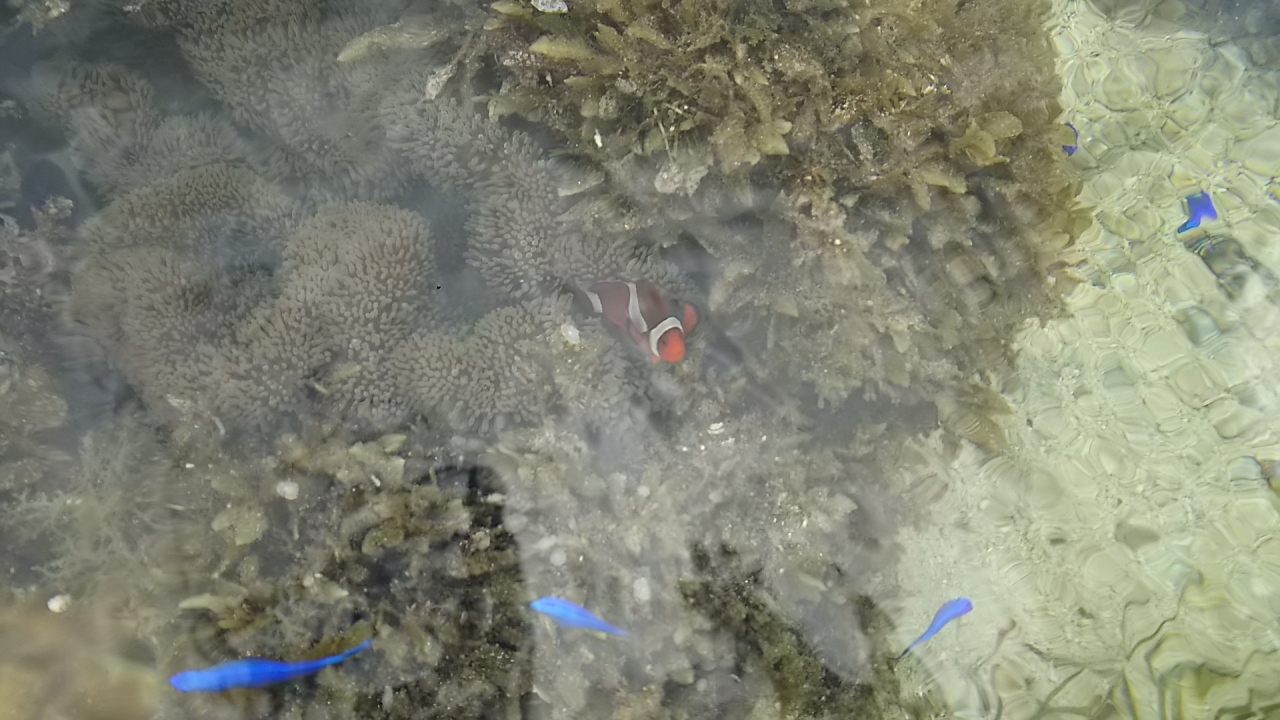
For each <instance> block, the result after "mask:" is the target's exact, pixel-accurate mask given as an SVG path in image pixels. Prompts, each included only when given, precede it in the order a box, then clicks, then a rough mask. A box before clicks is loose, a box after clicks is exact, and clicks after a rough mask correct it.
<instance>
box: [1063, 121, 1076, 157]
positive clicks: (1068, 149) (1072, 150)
mask: <svg viewBox="0 0 1280 720" xmlns="http://www.w3.org/2000/svg"><path fill="white" fill-rule="evenodd" d="M1062 124H1063V125H1066V126H1067V127H1069V128H1071V132H1073V133H1075V134H1076V141H1075V142H1073V143H1071V144H1070V145H1063V146H1062V152H1064V153H1066V154H1067V157H1071V156H1072V155H1075V154H1076V150H1079V149H1080V131H1079V130H1077V129H1076V126H1075V125H1072V124H1071V123H1062Z"/></svg>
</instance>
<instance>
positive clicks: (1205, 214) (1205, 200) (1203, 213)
mask: <svg viewBox="0 0 1280 720" xmlns="http://www.w3.org/2000/svg"><path fill="white" fill-rule="evenodd" d="M1186 201H1187V215H1189V216H1190V217H1188V218H1187V221H1186V222H1184V223H1182V224H1181V225H1179V226H1178V232H1180V233H1184V232H1186V231H1188V230H1191V229H1194V228H1198V227H1200V221H1201V220H1217V219H1218V211H1217V209H1216V208H1214V207H1213V201H1212V200H1210V199H1209V194H1208V193H1206V192H1204V191H1203V190H1201V191H1200V192H1198V193H1194V194H1192V195H1188V196H1187V197H1186Z"/></svg>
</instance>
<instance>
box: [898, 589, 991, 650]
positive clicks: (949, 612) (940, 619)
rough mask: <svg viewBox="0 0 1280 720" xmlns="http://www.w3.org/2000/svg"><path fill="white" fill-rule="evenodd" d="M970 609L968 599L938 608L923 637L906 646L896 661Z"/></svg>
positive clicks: (971, 605) (949, 602)
mask: <svg viewBox="0 0 1280 720" xmlns="http://www.w3.org/2000/svg"><path fill="white" fill-rule="evenodd" d="M972 609H973V602H972V601H971V600H969V598H964V597H962V598H956V599H955V600H948V601H947V602H945V603H943V605H942V607H940V608H938V614H937V615H934V616H933V622H931V623H929V629H928V630H925V631H924V634H923V635H921V636H920V637H918V638H916V639H915V640H914V641H913V642H912V643H911V644H910V645H908V646H907V649H906V650H903V651H902V654H901V655H899V656H898V659H899V660H901V659H902V658H903V657H905V656H906V654H907V653H909V652H911V648H913V647H915V646H917V645H919V644H920V643H922V642H924V641H925V640H928V639H929V638H931V637H933V636H934V635H937V634H938V631H939V630H941V629H942V628H943V626H944V625H946V624H947V623H949V622H951V621H952V620H955V619H956V618H958V617H960V616H961V615H964V614H965V613H967V612H969V611H970V610H972Z"/></svg>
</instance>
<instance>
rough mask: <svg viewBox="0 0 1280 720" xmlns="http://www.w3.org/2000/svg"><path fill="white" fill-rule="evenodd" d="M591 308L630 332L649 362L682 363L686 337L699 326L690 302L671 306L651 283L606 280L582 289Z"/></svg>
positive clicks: (695, 312)
mask: <svg viewBox="0 0 1280 720" xmlns="http://www.w3.org/2000/svg"><path fill="white" fill-rule="evenodd" d="M579 292H580V294H581V295H582V296H583V297H584V298H585V299H586V302H587V303H589V304H590V306H591V309H592V310H594V311H595V312H596V313H598V314H600V315H603V316H604V318H605V319H606V320H608V321H609V322H610V323H613V325H615V326H616V327H617V328H618V329H620V330H622V331H623V332H625V333H627V335H629V336H630V337H631V339H632V340H633V341H634V342H635V344H636V345H637V346H639V347H640V351H641V352H643V353H644V354H645V356H646V357H648V358H649V362H651V363H656V362H661V361H665V362H671V363H674V362H680V361H681V360H683V359H684V338H685V335H687V334H688V333H691V332H693V328H694V327H695V326H696V325H697V324H698V312H697V311H696V310H694V309H693V306H692V305H690V304H689V303H686V302H680V303H669V302H667V299H666V297H664V296H663V294H662V291H661V290H659V289H658V288H657V286H656V285H654V284H653V283H650V282H644V281H640V282H625V281H622V280H605V281H602V282H598V283H595V284H594V285H591V286H589V287H588V288H586V289H585V290H580V291H579Z"/></svg>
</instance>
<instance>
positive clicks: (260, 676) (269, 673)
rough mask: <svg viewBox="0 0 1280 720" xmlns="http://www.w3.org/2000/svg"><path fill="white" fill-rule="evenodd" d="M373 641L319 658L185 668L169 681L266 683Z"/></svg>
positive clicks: (215, 686)
mask: <svg viewBox="0 0 1280 720" xmlns="http://www.w3.org/2000/svg"><path fill="white" fill-rule="evenodd" d="M372 644H373V638H367V639H366V640H365V641H364V642H362V643H360V644H359V645H356V646H355V647H353V648H351V649H350V650H345V651H343V652H340V653H338V654H337V655H330V656H329V657H323V658H320V659H318V660H303V661H300V662H283V661H280V660H264V659H262V658H245V659H243V660H232V661H231V662H225V663H222V664H221V665H214V666H213V667H211V668H205V669H203V670H183V671H182V672H180V673H177V674H176V675H174V676H172V677H170V678H169V684H170V685H172V686H173V687H174V688H176V689H178V690H181V691H182V692H222V691H223V690H231V689H233V688H251V687H262V686H263V685H271V684H273V683H278V682H284V681H286V680H292V679H294V678H297V677H302V676H303V675H310V674H311V673H314V672H320V670H321V669H322V668H326V667H329V666H330V665H336V664H338V663H340V662H342V661H343V660H346V659H347V658H349V657H351V656H352V655H355V654H356V653H358V652H360V651H361V650H365V649H367V648H368V647H369V646H370V645H372Z"/></svg>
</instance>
